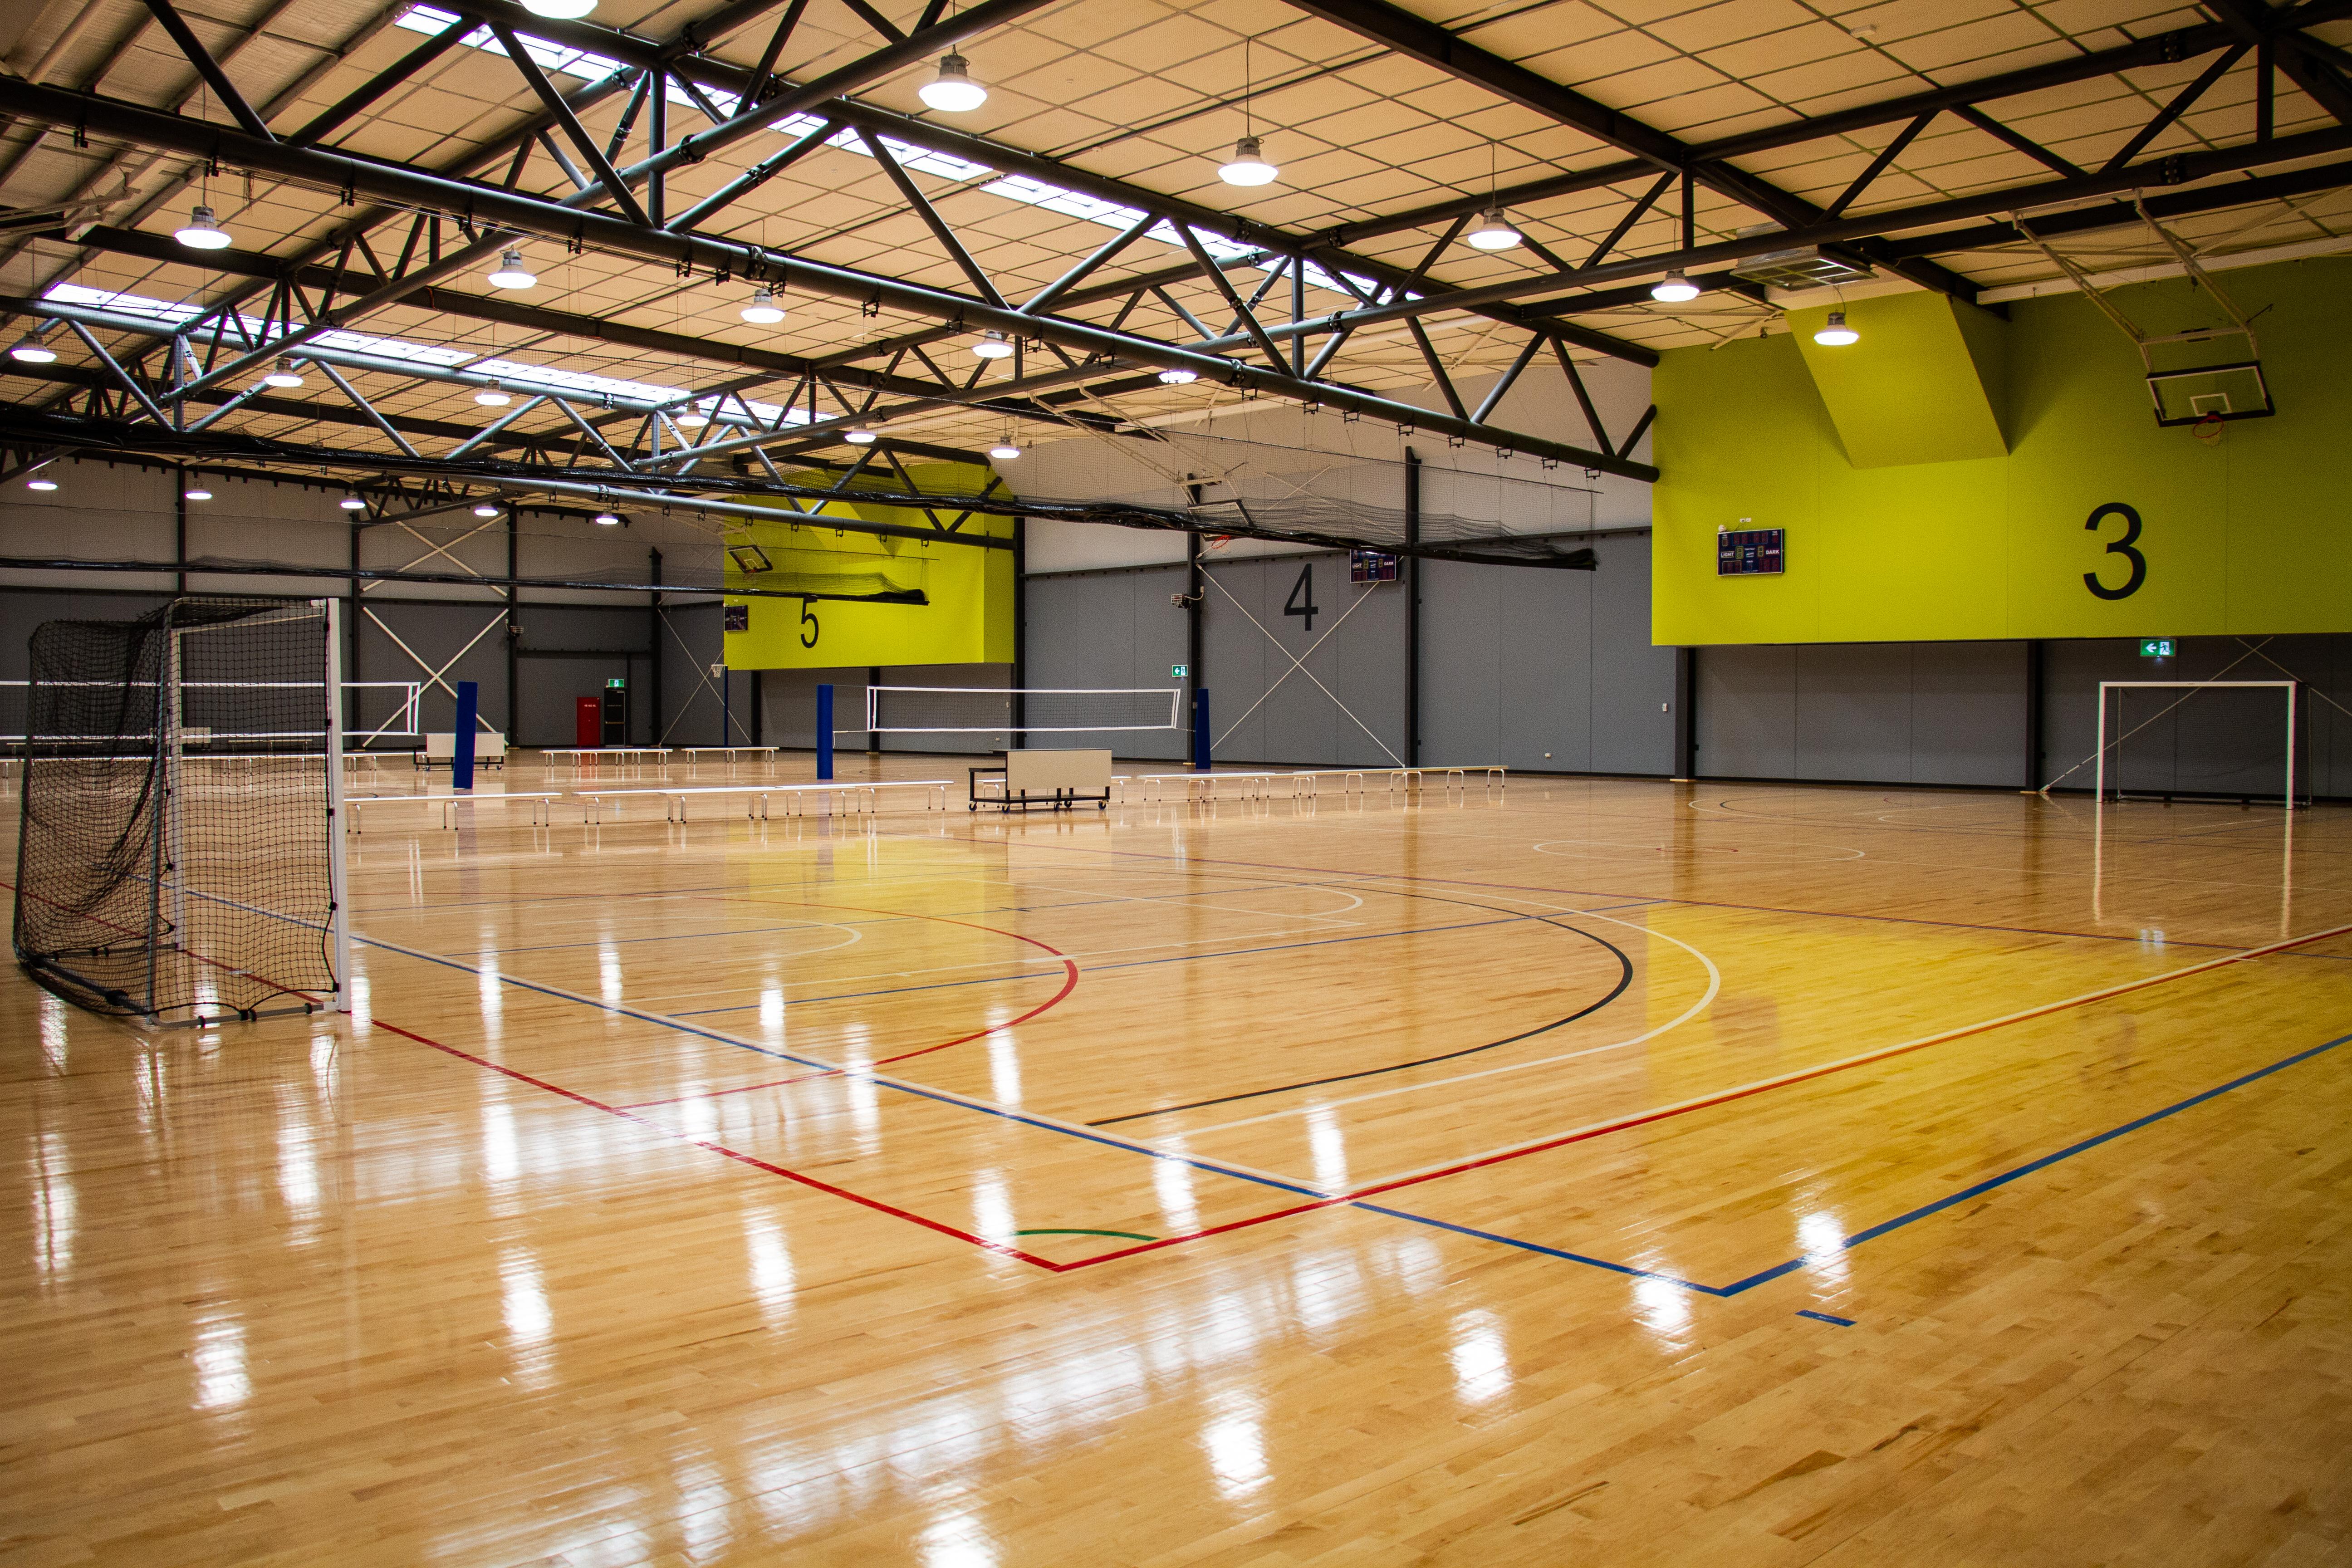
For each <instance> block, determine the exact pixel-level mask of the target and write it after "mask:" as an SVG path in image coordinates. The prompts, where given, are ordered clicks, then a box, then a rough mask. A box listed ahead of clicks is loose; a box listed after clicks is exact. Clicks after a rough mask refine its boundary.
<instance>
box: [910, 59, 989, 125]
mask: <svg viewBox="0 0 2352 1568" xmlns="http://www.w3.org/2000/svg"><path fill="white" fill-rule="evenodd" d="M920 96H921V98H922V100H923V101H924V102H925V103H928V104H929V105H930V106H931V107H932V108H933V109H936V110H939V111H940V113H942V114H964V113H968V112H970V111H971V110H975V109H978V108H979V107H980V106H981V105H982V104H983V103H986V102H987V101H988V89H986V88H984V87H982V86H981V85H980V83H978V82H976V81H974V80H972V79H971V61H970V60H967V59H965V58H963V57H962V56H961V55H960V54H957V53H956V52H955V51H954V50H953V49H950V50H949V51H948V52H947V53H946V54H944V55H942V56H940V74H939V75H937V76H935V77H933V78H932V79H930V80H929V81H927V82H925V83H924V84H923V86H922V91H921V95H920Z"/></svg>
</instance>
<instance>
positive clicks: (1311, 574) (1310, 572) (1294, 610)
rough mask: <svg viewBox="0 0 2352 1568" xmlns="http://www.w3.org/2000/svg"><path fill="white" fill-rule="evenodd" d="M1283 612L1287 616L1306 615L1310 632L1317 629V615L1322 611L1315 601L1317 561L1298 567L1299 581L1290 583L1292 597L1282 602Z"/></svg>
mask: <svg viewBox="0 0 2352 1568" xmlns="http://www.w3.org/2000/svg"><path fill="white" fill-rule="evenodd" d="M1282 613H1283V614H1284V615H1286V616H1306V617H1307V630H1308V631H1310V632H1311V631H1313V630H1314V629H1315V617H1316V616H1317V615H1318V614H1320V613H1321V612H1320V609H1319V608H1318V605H1316V603H1315V563H1313V562H1311V561H1310V562H1308V563H1307V564H1306V565H1304V566H1301V567H1300V568H1299V569H1298V581H1297V582H1296V583H1293V584H1291V585H1290V597H1288V598H1287V599H1285V600H1284V601H1283V602H1282Z"/></svg>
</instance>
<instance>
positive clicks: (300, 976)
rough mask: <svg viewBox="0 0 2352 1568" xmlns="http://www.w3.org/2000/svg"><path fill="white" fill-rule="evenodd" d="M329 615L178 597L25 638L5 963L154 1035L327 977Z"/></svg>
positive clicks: (307, 991) (47, 627) (281, 1004)
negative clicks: (134, 1020)
mask: <svg viewBox="0 0 2352 1568" xmlns="http://www.w3.org/2000/svg"><path fill="white" fill-rule="evenodd" d="M328 637H329V621H328V614H327V609H326V606H325V605H321V604H313V603H308V602H302V601H292V602H289V601H282V600H258V599H229V598H183V599H176V600H174V601H173V602H172V603H171V604H169V605H165V606H163V608H162V609H160V610H157V611H154V612H153V613H152V614H150V615H148V616H142V617H141V618H140V619H138V620H135V621H50V622H47V623H45V624H44V625H42V626H40V627H39V628H38V629H37V630H36V631H35V632H34V633H33V638H32V677H31V681H30V685H29V688H28V690H27V693H26V713H25V740H24V742H23V745H24V750H23V757H24V775H23V806H24V809H23V813H22V816H21V817H20V818H19V820H20V822H21V824H22V837H20V838H19V840H18V843H17V851H16V933H15V936H16V957H17V960H18V962H19V963H23V964H24V965H25V967H26V969H27V970H28V971H30V972H31V973H32V974H33V975H34V976H35V978H37V980H39V981H40V982H41V984H44V985H46V986H47V987H48V988H49V989H51V990H52V991H55V992H57V993H58V994H60V995H63V996H65V997H66V998H68V1000H70V1001H73V1002H75V1003H78V1004H79V1005H82V1006H85V1007H89V1008H91V1009H93V1010H95V1011H99V1012H105V1013H115V1014H121V1015H126V1016H141V1017H145V1018H147V1019H150V1020H152V1021H155V1022H158V1023H185V1022H198V1021H204V1020H209V1019H218V1018H227V1017H252V1016H257V1015H258V1014H260V1013H263V1012H275V1011H279V1010H307V1009H309V1008H310V1007H314V1006H323V1005H328V1002H329V998H330V996H331V994H332V992H333V991H334V988H335V985H336V975H335V971H334V960H333V944H332V941H331V935H332V926H333V915H334V888H333V873H332V870H331V839H330V833H331V831H332V830H333V828H334V824H333V819H332V818H331V816H330V809H329V808H330V795H331V791H330V770H331V768H334V767H339V766H340V765H341V761H340V759H339V758H335V757H332V756H331V749H332V745H331V742H332V738H333V737H332V734H331V727H330V725H329V722H328V718H329V707H328V690H327V683H328V674H329V668H330V667H329V663H328V657H327V655H328Z"/></svg>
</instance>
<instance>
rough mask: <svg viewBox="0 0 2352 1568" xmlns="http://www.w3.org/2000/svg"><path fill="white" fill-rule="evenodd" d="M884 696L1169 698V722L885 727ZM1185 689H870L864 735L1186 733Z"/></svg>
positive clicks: (1091, 687)
mask: <svg viewBox="0 0 2352 1568" xmlns="http://www.w3.org/2000/svg"><path fill="white" fill-rule="evenodd" d="M886 691H905V692H921V693H924V694H926V695H930V696H937V695H939V694H940V693H954V694H958V695H971V696H982V697H1006V698H1021V697H1139V696H1152V697H1162V696H1164V697H1166V698H1167V699H1168V722H1167V723H1165V724H1016V723H1013V722H1012V721H1009V720H1008V721H1006V722H1004V723H1002V724H979V725H966V726H955V727H950V726H945V725H901V726H898V727H895V728H885V727H884V726H883V724H882V722H881V720H882V694H883V693H884V692H886ZM1183 713H1184V689H1183V688H1182V687H1181V686H869V687H867V688H866V730H865V732H866V734H869V735H1109V734H1129V733H1134V734H1146V733H1152V732H1156V731H1161V730H1180V731H1181V729H1183V728H1184V721H1183Z"/></svg>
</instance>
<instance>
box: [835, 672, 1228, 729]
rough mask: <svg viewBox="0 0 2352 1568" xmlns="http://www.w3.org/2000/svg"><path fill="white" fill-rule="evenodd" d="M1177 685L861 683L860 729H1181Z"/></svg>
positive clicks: (1181, 691)
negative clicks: (863, 713) (863, 699)
mask: <svg viewBox="0 0 2352 1568" xmlns="http://www.w3.org/2000/svg"><path fill="white" fill-rule="evenodd" d="M1183 704H1184V689H1183V688H1182V687H1181V686H1143V687H1110V688H1101V689H1079V688H1070V687H1003V686H869V687H867V688H866V731H867V732H868V733H869V734H877V735H957V736H971V735H984V736H988V737H991V738H992V739H996V740H1002V741H1004V742H1011V741H1012V740H1013V737H1014V736H1034V735H1078V734H1087V735H1110V734H1126V733H1132V732H1135V731H1149V730H1181V729H1182V728H1183V724H1184V720H1183Z"/></svg>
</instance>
